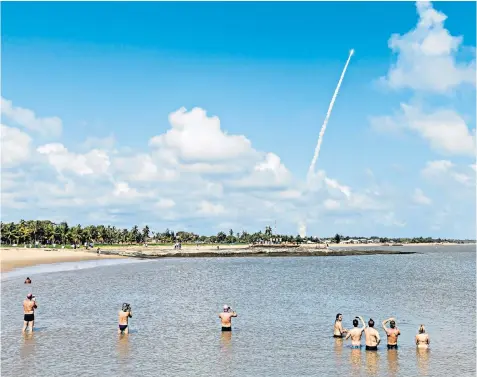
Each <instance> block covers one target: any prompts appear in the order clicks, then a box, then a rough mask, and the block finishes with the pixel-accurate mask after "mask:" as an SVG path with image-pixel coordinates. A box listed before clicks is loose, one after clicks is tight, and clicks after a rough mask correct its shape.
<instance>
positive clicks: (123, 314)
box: [118, 303, 132, 334]
mask: <svg viewBox="0 0 477 377" xmlns="http://www.w3.org/2000/svg"><path fill="white" fill-rule="evenodd" d="M129 318H132V309H131V305H130V304H127V303H124V304H123V307H122V309H121V310H120V311H119V329H118V334H129V326H128V325H129Z"/></svg>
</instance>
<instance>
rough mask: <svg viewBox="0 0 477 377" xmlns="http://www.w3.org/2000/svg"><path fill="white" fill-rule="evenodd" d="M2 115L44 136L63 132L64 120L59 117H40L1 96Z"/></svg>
mask: <svg viewBox="0 0 477 377" xmlns="http://www.w3.org/2000/svg"><path fill="white" fill-rule="evenodd" d="M1 110H2V115H5V116H6V117H7V118H9V119H10V120H11V121H12V122H14V123H16V124H19V125H21V126H23V127H25V128H26V129H28V130H30V131H34V132H38V133H39V134H41V135H44V136H53V137H57V136H59V135H60V134H61V129H62V121H61V119H60V118H58V117H56V116H55V117H48V118H40V117H37V116H36V115H35V113H34V112H33V111H32V110H29V109H24V108H22V107H15V106H13V103H12V101H9V100H7V99H5V98H3V97H1Z"/></svg>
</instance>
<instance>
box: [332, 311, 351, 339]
mask: <svg viewBox="0 0 477 377" xmlns="http://www.w3.org/2000/svg"><path fill="white" fill-rule="evenodd" d="M347 332H348V330H346V329H345V328H343V315H342V314H341V313H338V314H336V319H335V325H334V327H333V338H342V337H343V334H345V333H347Z"/></svg>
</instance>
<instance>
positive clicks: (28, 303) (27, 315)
mask: <svg viewBox="0 0 477 377" xmlns="http://www.w3.org/2000/svg"><path fill="white" fill-rule="evenodd" d="M36 308H38V305H37V304H36V300H35V296H33V295H32V294H31V293H28V295H27V298H26V299H25V300H24V301H23V329H22V333H24V332H25V331H26V329H27V327H28V324H30V332H33V325H34V324H35V309H36Z"/></svg>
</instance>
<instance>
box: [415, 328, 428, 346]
mask: <svg viewBox="0 0 477 377" xmlns="http://www.w3.org/2000/svg"><path fill="white" fill-rule="evenodd" d="M418 331H419V333H418V334H417V335H416V346H417V348H429V344H431V341H430V339H429V334H426V329H425V327H424V325H421V326H419V330H418Z"/></svg>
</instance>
